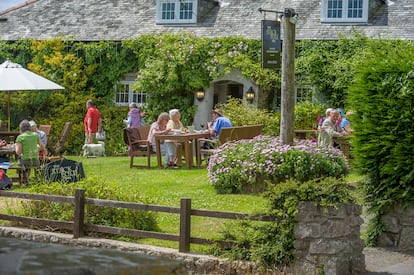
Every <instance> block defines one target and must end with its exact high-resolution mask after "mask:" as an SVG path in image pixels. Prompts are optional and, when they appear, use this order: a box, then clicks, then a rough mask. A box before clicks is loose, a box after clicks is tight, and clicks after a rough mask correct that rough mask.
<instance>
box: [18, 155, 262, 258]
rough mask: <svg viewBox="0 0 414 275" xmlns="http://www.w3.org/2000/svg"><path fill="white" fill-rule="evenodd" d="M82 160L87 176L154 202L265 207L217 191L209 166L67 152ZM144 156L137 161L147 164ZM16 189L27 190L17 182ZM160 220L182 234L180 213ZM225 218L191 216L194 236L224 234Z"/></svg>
mask: <svg viewBox="0 0 414 275" xmlns="http://www.w3.org/2000/svg"><path fill="white" fill-rule="evenodd" d="M67 158H68V159H72V160H75V161H78V162H81V163H82V165H83V168H84V171H85V176H86V177H93V178H96V179H98V180H99V181H103V182H104V183H105V182H107V183H115V184H116V185H118V186H119V192H133V193H137V194H139V195H140V196H142V197H146V198H149V200H150V201H151V204H156V205H162V206H171V207H177V208H179V207H180V200H181V199H182V198H190V199H191V208H192V209H204V210H213V211H227V212H237V213H258V212H262V211H263V210H264V209H265V207H266V201H265V199H263V198H262V197H261V196H259V195H218V194H216V192H215V189H214V188H213V186H212V185H210V184H209V183H208V176H207V169H206V168H205V167H204V168H195V167H194V168H193V169H191V170H188V169H186V168H179V169H159V168H158V167H157V164H156V158H155V157H154V158H152V165H151V169H147V168H132V169H131V168H129V158H128V157H98V158H85V157H79V156H67ZM145 161H146V159H145V158H143V157H142V158H137V159H136V162H138V163H142V164H144V163H145ZM13 190H14V191H21V192H24V190H25V188H20V187H19V186H18V185H16V186H15V188H13ZM157 220H158V223H159V227H160V229H161V231H162V232H164V233H170V234H175V235H178V234H179V228H180V223H179V215H177V214H169V213H158V219H157ZM226 222H228V220H225V219H216V218H206V217H195V216H193V217H192V218H191V235H192V237H199V238H208V239H215V238H219V237H220V236H221V232H222V231H223V229H224V224H225V223H226ZM139 242H140V243H144V244H151V245H157V246H163V247H170V248H178V242H172V241H163V240H157V239H142V240H139ZM191 250H192V251H197V252H203V251H206V250H208V248H206V247H205V246H201V245H191Z"/></svg>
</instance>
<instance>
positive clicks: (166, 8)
mask: <svg viewBox="0 0 414 275" xmlns="http://www.w3.org/2000/svg"><path fill="white" fill-rule="evenodd" d="M161 11H162V12H161V14H162V15H161V17H162V19H164V20H173V19H174V18H175V16H174V11H175V3H163V4H162V8H161Z"/></svg>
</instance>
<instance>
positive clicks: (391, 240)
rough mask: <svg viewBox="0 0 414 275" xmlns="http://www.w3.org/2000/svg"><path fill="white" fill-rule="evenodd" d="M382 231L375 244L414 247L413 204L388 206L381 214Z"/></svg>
mask: <svg viewBox="0 0 414 275" xmlns="http://www.w3.org/2000/svg"><path fill="white" fill-rule="evenodd" d="M381 219H382V221H383V223H384V232H383V233H382V234H381V235H380V237H379V238H378V243H377V246H380V247H393V248H398V249H413V248H414V206H413V205H412V206H409V207H407V208H403V207H401V206H400V205H394V206H393V207H390V208H389V209H388V210H387V211H386V213H385V214H384V215H383V216H382V218H381Z"/></svg>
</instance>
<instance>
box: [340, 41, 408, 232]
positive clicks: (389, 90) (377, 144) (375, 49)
mask: <svg viewBox="0 0 414 275" xmlns="http://www.w3.org/2000/svg"><path fill="white" fill-rule="evenodd" d="M413 68H414V44H413V42H411V41H374V40H372V41H369V43H368V47H366V49H365V51H364V52H363V54H361V55H360V56H359V58H358V59H356V60H355V64H354V67H353V70H354V71H355V72H356V75H355V78H354V81H353V83H352V85H351V86H350V87H349V90H348V93H349V103H350V107H351V108H352V109H353V110H355V111H356V115H354V116H352V127H353V128H354V130H355V134H354V139H353V142H354V143H353V144H354V146H353V148H354V151H353V154H354V155H355V159H356V165H357V167H358V168H359V170H360V172H361V173H363V174H365V175H367V176H368V180H367V182H365V184H363V185H361V187H362V188H363V189H364V191H365V194H366V201H367V203H368V205H369V206H370V209H371V211H373V212H374V213H375V214H376V215H381V214H383V212H384V210H385V209H386V208H387V207H389V206H391V205H392V204H394V203H399V204H402V205H406V204H407V203H412V202H413V201H414V185H413V183H414V134H413V132H412V129H411V128H412V125H414V118H413V115H412V114H413V112H414V71H413ZM375 232H376V234H377V233H378V230H377V231H375Z"/></svg>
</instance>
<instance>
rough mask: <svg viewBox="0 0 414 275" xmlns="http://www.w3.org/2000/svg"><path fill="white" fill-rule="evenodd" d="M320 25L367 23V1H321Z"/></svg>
mask: <svg viewBox="0 0 414 275" xmlns="http://www.w3.org/2000/svg"><path fill="white" fill-rule="evenodd" d="M321 22H322V23H368V0H322V6H321Z"/></svg>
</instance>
